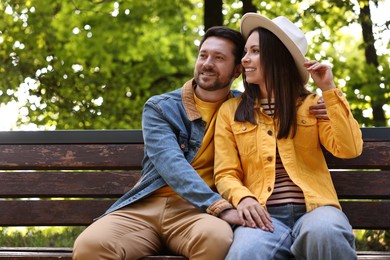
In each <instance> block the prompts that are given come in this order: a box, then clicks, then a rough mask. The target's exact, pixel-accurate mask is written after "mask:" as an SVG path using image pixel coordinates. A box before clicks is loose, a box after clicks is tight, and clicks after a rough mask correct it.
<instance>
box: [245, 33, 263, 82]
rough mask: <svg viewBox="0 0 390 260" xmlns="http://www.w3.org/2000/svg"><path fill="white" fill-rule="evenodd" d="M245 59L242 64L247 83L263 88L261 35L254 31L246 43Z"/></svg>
mask: <svg viewBox="0 0 390 260" xmlns="http://www.w3.org/2000/svg"><path fill="white" fill-rule="evenodd" d="M244 54H245V55H244V57H243V58H242V59H241V64H242V66H243V67H244V73H245V76H246V81H247V82H248V83H250V84H257V85H260V86H262V85H263V83H264V77H263V72H262V69H261V66H260V46H259V33H258V32H257V31H254V32H253V33H252V34H251V35H250V36H249V37H248V40H247V41H246V44H245V49H244Z"/></svg>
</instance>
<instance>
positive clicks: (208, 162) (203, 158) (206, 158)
mask: <svg viewBox="0 0 390 260" xmlns="http://www.w3.org/2000/svg"><path fill="white" fill-rule="evenodd" d="M194 100H195V104H196V109H197V110H198V111H199V113H200V114H201V115H202V119H203V121H204V122H206V128H205V134H204V137H203V140H202V145H201V147H200V148H199V151H198V153H197V154H196V156H195V158H194V160H193V161H192V162H191V165H192V167H194V169H195V170H196V171H197V172H198V174H199V176H200V177H201V178H202V179H203V180H204V181H205V182H206V184H207V185H208V186H209V187H210V188H211V189H213V190H215V185H214V180H213V168H214V159H213V158H214V132H215V121H216V117H217V111H218V108H219V107H220V106H221V104H222V103H223V102H224V101H225V99H223V100H221V101H219V102H205V101H202V100H200V99H199V98H197V97H196V95H195V94H194ZM152 195H154V196H159V197H178V196H179V195H177V194H176V193H175V192H174V191H173V189H172V188H171V187H170V186H164V187H162V188H161V189H159V190H156V191H155V192H154V193H153V194H152Z"/></svg>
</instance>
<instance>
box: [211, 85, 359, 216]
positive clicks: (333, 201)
mask: <svg viewBox="0 0 390 260" xmlns="http://www.w3.org/2000/svg"><path fill="white" fill-rule="evenodd" d="M323 97H324V100H325V105H326V110H327V113H328V116H329V120H319V119H317V118H316V117H315V116H314V115H312V114H310V113H309V106H310V105H313V104H316V102H317V100H318V98H319V97H318V96H316V95H314V94H312V95H309V96H308V97H307V98H306V99H305V100H304V101H303V102H302V104H300V105H299V106H298V108H297V109H298V112H297V120H298V127H297V132H296V135H295V137H294V138H284V139H279V140H278V139H276V136H277V129H276V128H275V125H274V121H273V119H272V118H271V117H269V116H267V115H266V114H265V113H264V111H263V110H262V108H259V109H260V111H261V113H258V116H257V117H256V120H257V123H258V125H253V124H251V123H249V122H236V121H234V114H235V111H236V109H237V106H238V104H239V102H240V100H241V99H240V98H234V99H230V100H228V101H226V102H225V103H224V104H223V105H222V106H221V108H220V110H219V112H218V118H217V123H216V132H215V147H216V149H215V172H214V179H215V185H216V187H217V189H218V191H219V193H221V195H222V196H223V197H224V198H225V199H227V200H228V201H230V202H231V203H232V204H233V205H234V206H235V207H237V205H238V203H239V202H240V201H241V199H243V198H244V197H248V196H250V197H255V198H257V200H258V201H259V202H260V204H261V205H262V206H264V207H265V205H266V201H267V199H268V197H269V196H270V195H271V194H272V191H273V188H274V183H275V153H276V145H277V146H278V149H279V153H280V157H281V159H282V162H283V165H284V167H285V169H286V171H287V172H288V174H289V176H290V178H291V180H292V181H293V182H294V183H295V184H296V185H298V186H299V187H300V188H301V190H302V191H303V193H304V196H305V203H306V209H307V211H310V210H313V209H315V208H316V207H319V206H323V205H332V206H335V207H338V208H340V204H339V202H338V199H337V194H336V191H335V189H334V186H333V182H332V179H331V177H330V173H329V170H328V167H327V165H326V161H325V158H324V155H323V153H322V150H321V145H323V146H324V147H325V148H326V149H327V150H328V151H330V152H331V153H332V154H333V155H334V156H336V157H339V158H353V157H357V156H359V155H360V154H361V152H362V147H363V140H362V136H361V131H360V128H359V125H358V123H357V121H356V120H355V119H354V118H353V116H352V113H351V111H350V108H349V104H348V102H347V100H346V99H345V97H344V95H343V93H342V92H341V90H340V89H339V88H336V89H332V90H328V91H324V92H323Z"/></svg>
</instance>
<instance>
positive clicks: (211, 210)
mask: <svg viewBox="0 0 390 260" xmlns="http://www.w3.org/2000/svg"><path fill="white" fill-rule="evenodd" d="M232 208H233V205H232V204H230V203H229V202H228V201H227V200H225V199H219V200H217V201H216V202H214V203H213V204H211V205H210V207H208V208H207V210H206V212H207V213H208V214H210V215H213V216H218V215H219V214H220V213H221V212H222V211H225V210H227V209H232Z"/></svg>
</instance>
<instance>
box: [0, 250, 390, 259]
mask: <svg viewBox="0 0 390 260" xmlns="http://www.w3.org/2000/svg"><path fill="white" fill-rule="evenodd" d="M357 255H358V259H359V260H379V259H383V260H384V259H390V252H380V251H358V252H357ZM21 257H23V258H24V259H34V260H37V259H42V260H43V259H44V260H51V259H62V260H71V259H72V248H40V247H39V248H34V247H28V248H24V247H3V248H1V247H0V259H8V260H19V259H20V258H21ZM166 259H170V260H172V259H174V260H185V259H187V258H185V257H183V256H172V255H160V256H147V257H144V258H142V259H141V260H166Z"/></svg>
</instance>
